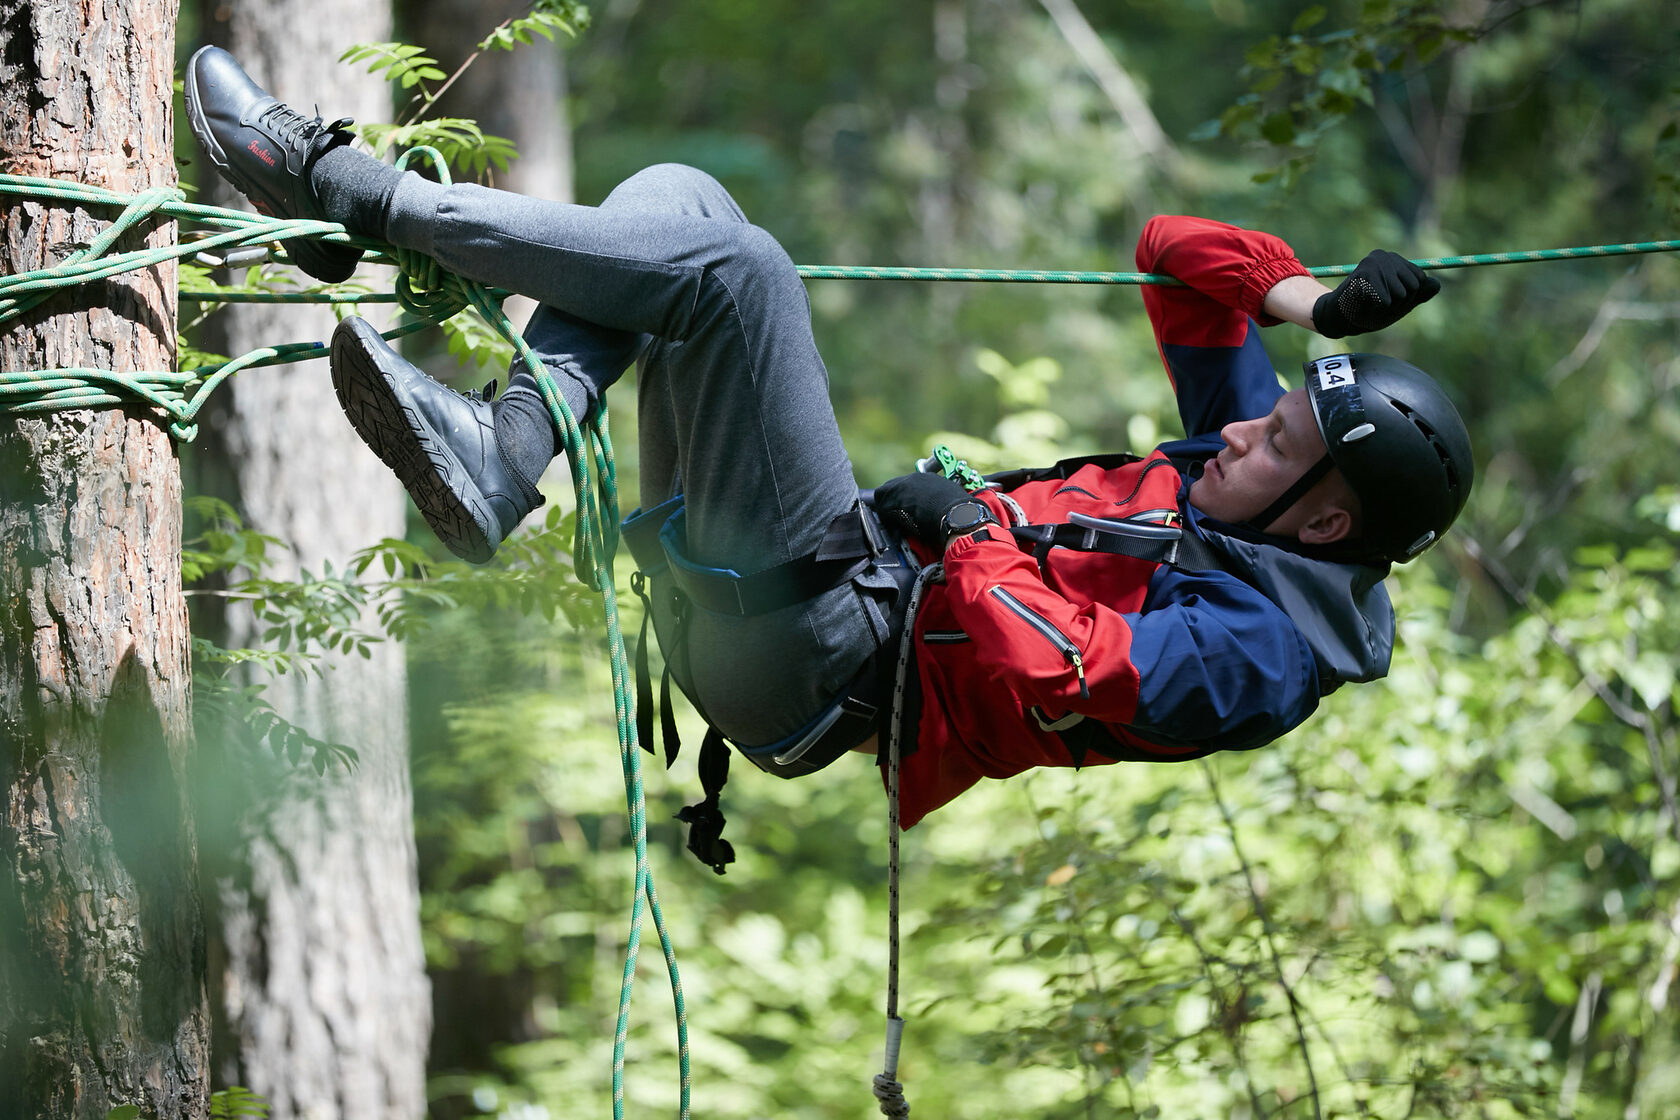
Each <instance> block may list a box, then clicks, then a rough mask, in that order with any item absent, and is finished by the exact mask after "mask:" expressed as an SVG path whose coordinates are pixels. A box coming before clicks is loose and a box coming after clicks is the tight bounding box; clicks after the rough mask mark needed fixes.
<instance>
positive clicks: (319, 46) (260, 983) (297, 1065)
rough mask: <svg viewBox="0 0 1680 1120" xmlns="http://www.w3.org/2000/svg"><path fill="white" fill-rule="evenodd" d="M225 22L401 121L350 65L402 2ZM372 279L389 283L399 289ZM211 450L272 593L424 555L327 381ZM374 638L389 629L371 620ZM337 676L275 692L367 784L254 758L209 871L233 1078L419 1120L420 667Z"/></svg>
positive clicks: (234, 389) (221, 22)
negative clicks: (348, 750)
mask: <svg viewBox="0 0 1680 1120" xmlns="http://www.w3.org/2000/svg"><path fill="white" fill-rule="evenodd" d="M203 8H204V12H205V23H204V26H205V27H206V30H207V32H208V34H209V36H210V37H211V38H212V39H213V40H215V41H217V42H219V43H222V44H223V45H225V46H227V47H228V49H229V50H231V51H232V52H233V53H234V55H235V57H236V58H238V59H239V60H240V62H241V64H242V65H244V66H245V67H246V68H247V69H248V70H249V71H250V73H251V75H252V76H253V77H254V78H255V79H256V80H257V81H258V82H260V83H262V84H263V85H264V86H265V87H266V88H268V89H269V90H271V91H272V92H274V93H275V94H276V96H279V97H281V98H285V99H289V100H290V103H291V104H293V105H294V106H296V107H298V108H300V109H303V110H305V111H310V112H313V111H314V108H315V106H316V105H317V104H318V105H319V106H320V109H321V111H322V112H323V113H325V114H327V116H328V117H329V118H332V117H339V116H353V117H356V118H357V119H358V120H386V119H389V116H390V105H389V87H387V86H386V85H385V83H384V82H382V81H380V80H379V79H377V78H376V77H374V76H372V75H369V74H366V73H365V72H362V73H357V72H355V71H353V70H351V69H350V68H348V67H345V66H343V65H341V64H339V63H338V62H337V58H338V56H339V55H340V54H341V53H342V52H343V51H344V49H345V48H346V47H348V46H350V45H351V44H353V43H359V42H375V41H380V40H384V39H389V38H390V7H389V4H388V3H383V4H382V3H374V2H368V3H360V4H355V5H348V6H347V5H344V4H341V3H326V2H324V0H270V2H262V3H259V2H253V0H237V2H234V3H231V4H230V3H227V2H225V0H219V2H216V3H207V4H205V5H203ZM217 186H218V188H219V184H217ZM219 189H220V188H219ZM216 197H217V199H218V201H220V202H222V203H224V204H227V205H235V206H244V205H245V203H243V202H242V201H240V200H238V199H237V197H236V196H232V195H230V194H226V193H222V194H218V195H217V196H216ZM369 279H370V281H371V282H372V283H374V284H376V285H377V284H380V283H389V280H390V273H389V272H388V271H385V270H380V271H377V272H371V273H370V275H369ZM299 280H300V281H301V282H305V283H307V282H308V278H307V277H305V276H302V275H301V274H299ZM335 322H336V320H335V318H334V316H333V314H332V312H331V311H330V310H327V309H325V308H319V307H274V306H260V305H259V306H245V307H233V308H228V309H226V310H224V311H221V312H218V314H217V315H216V317H215V319H214V320H213V321H212V324H211V326H212V327H213V331H212V333H211V337H209V338H207V342H208V343H209V344H210V345H211V347H212V348H213V349H218V350H221V351H223V352H226V353H232V354H236V353H243V352H244V351H247V350H250V349H252V348H255V347H258V346H262V345H267V344H270V343H273V342H279V341H299V340H305V339H325V338H327V337H328V336H329V335H330V334H331V332H332V329H333V326H334V324H335ZM200 444H201V445H202V450H203V456H202V459H201V460H200V461H199V463H198V467H199V470H198V471H197V474H198V476H199V477H200V478H201V479H202V480H203V485H202V486H201V487H200V488H201V489H205V490H213V491H215V492H218V493H219V494H220V496H222V497H224V498H226V499H227V500H229V501H230V502H232V503H233V505H234V506H235V508H237V509H239V510H240V512H241V514H242V515H243V516H244V517H245V519H246V521H247V523H248V524H249V525H250V526H251V527H253V528H256V529H259V530H261V531H262V532H264V533H268V534H270V535H272V536H274V537H277V538H278V539H279V540H281V541H282V542H284V544H285V545H286V546H287V548H286V550H285V552H284V553H283V554H282V555H281V556H279V557H278V558H277V563H275V564H274V565H273V566H272V567H271V568H270V571H269V574H271V575H274V576H277V577H280V578H295V577H296V576H297V575H298V573H299V572H300V571H305V570H306V571H309V572H312V573H314V574H317V575H319V574H320V573H321V572H322V569H323V565H324V564H326V563H328V562H330V563H331V564H332V565H333V567H334V568H342V567H343V566H344V564H345V563H346V561H347V560H348V559H349V558H350V556H351V555H352V554H353V553H354V552H356V551H357V550H358V549H361V548H364V547H366V546H368V545H371V544H374V543H376V542H377V541H378V540H380V539H381V538H383V537H401V536H402V535H403V531H404V523H405V517H406V511H407V497H406V496H405V495H404V494H403V491H402V488H401V486H400V485H399V484H398V483H397V481H396V479H395V477H394V476H393V475H392V474H391V472H390V471H389V470H387V469H386V468H385V467H384V466H383V465H382V464H380V462H379V460H378V459H377V458H375V457H374V455H373V454H372V453H371V452H370V451H368V450H367V448H366V447H364V446H363V445H362V443H361V441H360V440H359V439H357V437H356V435H355V432H354V430H353V429H352V428H351V427H350V425H349V424H348V423H347V422H346V421H345V419H344V416H343V414H342V413H341V412H340V410H339V408H338V404H337V401H336V400H335V399H334V397H333V391H332V385H331V382H330V379H329V375H328V370H327V366H326V363H325V362H324V361H314V362H306V363H302V364H299V365H293V366H286V367H280V368H278V369H272V370H262V371H255V372H253V373H252V374H250V375H246V376H242V377H239V378H236V379H235V383H234V384H233V385H232V386H231V388H230V390H229V391H227V392H225V393H224V394H222V395H221V397H220V399H219V400H218V401H217V404H216V408H215V410H214V413H213V414H212V416H211V417H210V418H209V421H208V423H207V424H206V434H205V437H204V438H203V439H201V440H200ZM364 628H365V629H369V630H377V625H376V623H375V622H374V621H373V620H372V619H367V620H365V626H364ZM215 633H216V640H218V641H220V642H224V643H226V644H228V645H230V646H255V645H260V644H262V643H261V641H260V636H259V633H258V629H257V627H256V625H255V624H254V621H253V620H252V619H251V617H250V616H249V614H248V613H238V612H230V613H229V614H228V615H226V616H225V617H224V618H222V619H220V620H219V626H218V628H217V630H216V631H215ZM323 668H324V672H323V673H322V674H321V675H320V676H318V677H301V676H298V675H296V674H293V675H291V676H288V677H281V678H278V679H273V680H271V681H269V683H268V688H267V692H266V696H267V697H268V699H269V700H270V701H271V702H272V703H273V704H274V706H275V708H276V709H277V710H278V711H279V712H280V713H281V714H282V715H284V716H285V717H286V718H287V719H289V720H291V721H292V722H294V723H297V724H299V725H301V726H302V727H304V728H305V729H307V730H308V731H310V732H311V733H312V734H315V735H317V736H319V737H322V738H326V739H330V740H333V741H335V742H340V743H345V744H347V745H349V746H351V747H353V748H354V749H355V750H356V751H357V752H358V755H359V756H360V757H359V764H358V766H357V767H356V769H355V770H354V771H353V772H351V773H348V774H346V773H344V772H342V771H330V772H329V773H328V774H327V775H326V776H325V777H317V775H316V774H315V772H314V771H313V770H312V769H310V768H309V767H307V766H305V767H302V768H295V767H292V766H290V765H288V764H286V763H284V762H280V761H278V760H276V759H274V758H272V757H271V756H267V755H264V754H258V755H256V756H254V757H244V756H242V757H240V759H239V761H238V767H237V770H236V771H235V772H234V773H233V774H230V775H229V776H230V778H231V779H233V780H232V781H231V782H230V783H229V784H228V786H226V787H225V788H228V789H231V790H233V791H235V794H234V796H232V797H229V798H228V799H226V800H225V801H223V802H222V803H221V804H220V809H221V810H222V812H223V813H224V814H225V815H224V816H221V817H219V818H218V820H217V822H216V827H217V833H216V835H217V836H218V838H221V839H222V840H223V842H221V843H218V844H217V845H215V846H214V849H215V852H216V855H217V859H216V862H215V863H214V865H212V864H211V862H210V861H209V859H208V858H207V863H206V870H207V876H206V877H207V879H209V880H211V881H212V882H213V883H214V897H213V899H212V910H213V920H212V929H211V934H212V948H213V950H214V951H213V956H212V984H213V986H214V993H213V994H214V995H215V997H216V998H215V1010H216V1016H217V1020H216V1073H217V1078H218V1080H220V1081H223V1082H226V1083H229V1084H240V1085H245V1086H247V1087H249V1088H251V1089H253V1090H254V1091H256V1092H258V1093H260V1094H262V1095H263V1096H264V1097H265V1098H266V1099H267V1100H268V1102H269V1105H270V1107H271V1109H272V1115H273V1117H274V1118H275V1120H287V1118H290V1117H309V1118H310V1120H338V1118H343V1120H410V1118H414V1117H419V1116H422V1115H424V1113H425V1110H426V1106H425V1069H426V1065H425V1063H426V1049H427V1041H428V1038H429V1035H430V1032H431V996H430V989H429V986H428V984H427V981H426V973H425V958H424V954H423V952H422V950H421V945H420V903H419V888H418V884H417V875H416V870H415V848H414V823H413V807H412V805H413V798H412V793H411V789H410V785H409V774H408V721H407V713H408V695H407V672H406V665H405V660H404V655H403V650H402V647H401V645H399V644H398V643H395V642H387V643H384V644H382V645H379V646H376V647H375V648H374V655H373V657H372V658H370V659H368V660H363V659H362V658H360V657H357V656H346V655H337V654H333V655H328V656H327V657H326V659H325V661H324V664H323ZM207 827H208V826H207ZM210 847H211V846H210V845H207V849H208V848H210Z"/></svg>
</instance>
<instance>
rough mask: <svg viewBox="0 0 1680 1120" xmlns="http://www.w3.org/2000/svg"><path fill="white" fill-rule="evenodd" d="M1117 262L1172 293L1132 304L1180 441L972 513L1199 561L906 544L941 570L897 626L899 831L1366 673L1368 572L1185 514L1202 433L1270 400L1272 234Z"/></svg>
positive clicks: (1269, 727)
mask: <svg viewBox="0 0 1680 1120" xmlns="http://www.w3.org/2000/svg"><path fill="white" fill-rule="evenodd" d="M1137 264H1138V268H1140V269H1142V270H1143V271H1145V272H1165V273H1169V274H1171V275H1173V276H1175V277H1177V278H1178V279H1180V280H1182V281H1184V283H1185V285H1186V286H1185V287H1167V286H1149V287H1145V288H1144V289H1143V293H1144V295H1143V298H1144V304H1145V306H1146V308H1147V309H1148V312H1149V318H1150V322H1151V323H1152V324H1153V326H1154V328H1155V337H1156V341H1157V343H1158V345H1159V347H1160V352H1161V358H1162V360H1163V362H1165V364H1166V368H1167V373H1168V375H1169V376H1170V377H1171V378H1172V383H1173V387H1174V391H1175V393H1176V395H1177V398H1178V407H1179V414H1180V416H1181V418H1182V419H1183V422H1184V430H1185V431H1186V432H1187V433H1189V438H1187V439H1185V440H1180V441H1175V442H1174V443H1171V444H1164V445H1163V446H1162V447H1161V448H1159V449H1157V450H1156V451H1155V452H1154V453H1153V454H1151V455H1149V456H1147V457H1146V458H1143V459H1138V460H1134V461H1130V462H1120V463H1115V462H1112V461H1109V462H1106V463H1089V464H1087V465H1084V466H1081V467H1079V468H1078V469H1076V470H1074V471H1072V472H1071V473H1069V474H1068V475H1067V476H1066V477H1065V478H1047V479H1040V480H1036V481H1029V482H1026V483H1023V484H1021V485H1018V486H1015V487H1013V488H1011V489H1008V490H1007V491H999V490H989V491H985V492H983V494H982V498H983V500H984V501H985V502H986V503H987V505H988V506H989V507H990V509H991V511H992V512H993V514H995V515H996V516H997V517H998V519H999V521H1000V522H1001V523H1002V524H1003V525H1006V526H1007V525H1011V524H1023V523H1027V524H1054V523H1058V522H1065V521H1068V520H1070V518H1071V517H1072V516H1073V515H1076V514H1083V515H1087V516H1090V517H1097V518H1102V519H1105V520H1110V521H1114V520H1133V521H1139V522H1145V523H1153V524H1160V525H1178V526H1182V527H1183V528H1184V531H1185V532H1188V533H1195V534H1197V535H1198V536H1199V537H1201V539H1202V540H1203V541H1204V542H1206V543H1207V544H1209V545H1210V546H1211V547H1212V550H1213V551H1214V552H1215V553H1216V554H1218V555H1219V556H1220V558H1221V563H1220V566H1219V567H1218V568H1214V569H1206V570H1186V569H1184V568H1181V567H1177V566H1172V565H1167V564H1157V563H1155V562H1152V561H1149V560H1143V559H1135V558H1132V557H1128V556H1118V555H1113V554H1109V553H1097V552H1082V551H1078V550H1074V549H1060V548H1057V549H1051V550H1049V551H1048V553H1047V554H1045V555H1044V556H1043V557H1042V558H1039V557H1035V556H1034V554H1033V553H1032V552H1031V551H1028V550H1024V549H1023V547H1022V546H1021V545H1019V544H1017V542H1016V540H1015V538H1014V537H1013V536H1011V535H1010V534H1008V533H1007V532H1003V531H999V530H990V531H987V532H985V533H981V534H977V535H976V536H975V537H970V538H962V539H959V540H957V541H956V542H954V543H953V544H952V545H951V546H950V547H949V548H948V549H946V551H945V553H944V555H943V557H939V556H935V555H932V554H930V553H929V552H928V551H927V550H925V549H921V558H922V559H923V560H924V561H931V560H941V559H942V560H943V564H944V579H943V582H935V583H931V584H929V585H928V587H927V590H926V592H925V595H924V598H923V602H922V605H921V609H920V610H919V611H918V612H917V615H916V618H915V629H914V636H913V637H914V653H915V665H914V670H913V672H914V678H913V681H912V687H911V688H910V689H909V693H908V696H907V701H906V704H905V706H904V710H903V711H901V712H900V714H899V719H900V728H901V732H900V733H901V735H903V736H904V738H905V745H904V750H905V755H906V757H905V758H904V762H903V770H902V777H901V783H900V790H901V792H900V796H901V799H902V800H901V815H902V819H903V822H904V824H905V826H906V827H908V826H909V825H913V824H915V823H916V822H917V821H919V820H921V818H922V817H924V816H925V815H926V814H928V813H929V812H931V811H933V810H934V809H937V808H938V807H939V806H941V805H944V804H945V803H946V802H948V801H950V800H951V799H952V798H954V797H956V796H957V795H958V794H960V793H962V792H963V791H964V790H966V789H968V788H969V787H971V786H973V785H974V784H975V783H976V782H978V781H979V780H980V779H982V778H1007V777H1009V776H1011V775H1014V774H1018V773H1021V772H1022V771H1024V770H1028V769H1031V768H1033V767H1036V766H1083V765H1090V764H1097V763H1107V762H1115V761H1122V760H1148V761H1171V760H1179V759H1188V758H1197V757H1200V756H1202V755H1205V754H1208V753H1210V752H1212V751H1217V750H1245V749H1249V748H1253V747H1258V746H1262V745H1264V744H1266V743H1269V742H1271V741H1273V740H1274V739H1276V738H1277V737H1278V736H1280V735H1283V734H1284V733H1285V732H1287V731H1289V730H1290V729H1292V728H1294V727H1295V726H1297V725H1298V724H1300V723H1301V721H1302V720H1304V719H1306V718H1307V717H1308V716H1309V715H1311V714H1312V712H1313V711H1314V709H1316V708H1317V706H1318V701H1319V698H1320V696H1322V695H1324V694H1326V693H1328V692H1329V691H1330V690H1332V689H1333V688H1335V687H1337V686H1338V685H1339V684H1341V683H1342V682H1343V681H1348V680H1370V679H1374V678H1375V677H1380V676H1382V675H1383V674H1384V673H1386V672H1387V669H1388V659H1389V654H1390V652H1391V650H1392V648H1393V637H1394V616H1393V611H1392V608H1391V606H1390V605H1389V602H1388V598H1387V595H1386V593H1385V592H1384V590H1383V587H1382V577H1383V575H1384V574H1385V570H1379V569H1376V568H1371V567H1365V566H1358V565H1345V564H1335V563H1329V562H1326V561H1321V560H1315V559H1312V558H1310V557H1306V556H1303V555H1301V554H1299V553H1297V552H1294V551H1291V550H1289V549H1288V548H1287V547H1284V545H1285V544H1286V542H1279V541H1276V540H1271V539H1267V538H1259V537H1256V536H1254V535H1252V534H1243V533H1241V532H1239V531H1237V530H1235V529H1234V528H1233V527H1230V526H1220V525H1217V524H1215V523H1213V522H1210V521H1207V520H1205V519H1202V518H1201V517H1200V516H1199V515H1198V514H1197V513H1196V512H1195V511H1194V510H1193V509H1191V508H1190V506H1189V504H1188V502H1187V500H1186V497H1187V494H1188V491H1189V483H1190V481H1191V479H1192V478H1193V477H1194V475H1195V472H1196V471H1198V470H1199V469H1200V468H1199V464H1200V462H1202V461H1205V460H1206V459H1208V458H1211V457H1212V456H1214V455H1216V454H1217V453H1218V452H1219V450H1220V449H1221V448H1222V447H1223V446H1224V444H1223V441H1222V440H1221V439H1220V437H1219V431H1220V429H1221V428H1222V427H1223V426H1224V425H1225V424H1226V423H1228V422H1230V421H1233V420H1245V419H1249V418H1251V417H1255V416H1262V415H1265V414H1266V413H1268V412H1270V411H1271V409H1272V406H1273V404H1274V403H1275V402H1276V401H1277V399H1278V397H1279V396H1281V395H1282V394H1283V392H1284V390H1283V388H1282V386H1281V385H1280V384H1279V382H1278V378H1277V374H1276V373H1275V372H1274V371H1273V369H1272V366H1271V361H1270V359H1268V358H1267V356H1266V353H1265V350H1264V349H1263V348H1262V347H1261V345H1260V341H1259V327H1261V326H1269V325H1272V323H1275V322H1276V321H1277V320H1275V319H1268V318H1267V317H1266V316H1265V315H1264V314H1263V312H1262V311H1261V302H1262V301H1263V299H1264V298H1265V295H1266V293H1267V292H1268V291H1269V290H1270V289H1271V288H1272V286H1273V285H1275V284H1276V283H1277V282H1278V281H1280V280H1283V279H1285V278H1287V277H1290V276H1299V275H1306V269H1305V268H1303V267H1302V266H1301V263H1300V261H1298V260H1297V259H1296V257H1295V254H1294V252H1293V251H1292V250H1291V249H1290V248H1289V246H1288V245H1287V244H1285V243H1284V242H1283V241H1281V240H1280V239H1278V238H1276V237H1273V236H1271V235H1269V234H1265V233H1259V232H1255V231H1250V230H1243V229H1238V228H1236V227H1234V226H1229V225H1225V224H1223V223H1220V222H1213V221H1208V220H1205V219H1200V218H1187V217H1157V218H1154V219H1152V220H1151V221H1150V222H1149V224H1148V225H1147V226H1145V228H1144V231H1143V236H1142V237H1141V238H1140V239H1139V242H1138V249H1137ZM915 547H918V548H919V547H920V546H915Z"/></svg>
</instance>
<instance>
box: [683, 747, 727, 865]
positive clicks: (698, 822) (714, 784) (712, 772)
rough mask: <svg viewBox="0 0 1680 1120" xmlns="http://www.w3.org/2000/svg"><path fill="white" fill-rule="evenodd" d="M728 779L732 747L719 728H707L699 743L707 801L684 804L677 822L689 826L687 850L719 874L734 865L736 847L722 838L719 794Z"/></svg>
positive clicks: (701, 778)
mask: <svg viewBox="0 0 1680 1120" xmlns="http://www.w3.org/2000/svg"><path fill="white" fill-rule="evenodd" d="M728 780H729V744H728V743H726V742H724V739H723V736H722V735H720V734H719V733H718V730H717V728H715V727H708V728H707V729H706V738H705V740H704V741H703V742H701V744H700V788H701V790H702V791H704V792H705V794H706V796H705V799H704V800H702V801H699V802H696V803H695V804H693V805H685V806H684V807H683V808H682V810H681V811H679V812H678V813H677V819H678V820H679V821H682V822H683V823H684V824H686V825H688V850H689V851H691V852H693V853H694V854H695V855H696V856H697V857H698V858H699V860H700V862H701V863H703V864H705V865H706V866H707V867H710V868H711V869H712V870H713V871H715V872H717V873H718V874H719V875H722V874H723V869H724V868H725V867H727V866H729V865H730V864H731V863H734V862H735V846H734V845H733V844H731V843H730V842H729V841H727V840H725V839H724V838H723V826H724V824H725V821H724V818H723V807H722V805H721V804H720V801H719V795H720V794H721V793H722V792H723V786H724V783H725V782H727V781H728Z"/></svg>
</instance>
